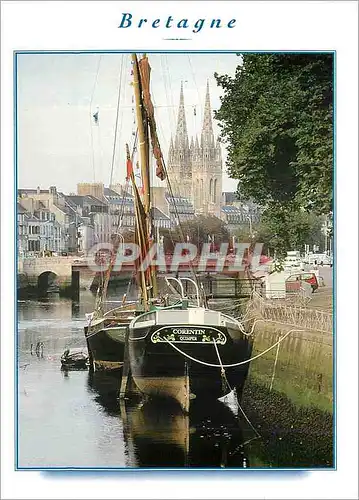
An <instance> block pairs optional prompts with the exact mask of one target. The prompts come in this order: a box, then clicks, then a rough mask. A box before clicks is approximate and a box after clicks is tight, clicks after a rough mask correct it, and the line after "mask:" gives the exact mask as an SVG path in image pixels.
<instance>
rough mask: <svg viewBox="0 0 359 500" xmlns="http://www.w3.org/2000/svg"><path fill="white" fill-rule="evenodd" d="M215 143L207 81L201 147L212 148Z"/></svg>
mask: <svg viewBox="0 0 359 500" xmlns="http://www.w3.org/2000/svg"><path fill="white" fill-rule="evenodd" d="M213 143H214V137H213V127H212V111H211V99H210V95H209V82H208V80H207V88H206V100H205V103H204V117H203V126H202V134H201V146H202V147H204V146H207V147H208V146H212V145H213Z"/></svg>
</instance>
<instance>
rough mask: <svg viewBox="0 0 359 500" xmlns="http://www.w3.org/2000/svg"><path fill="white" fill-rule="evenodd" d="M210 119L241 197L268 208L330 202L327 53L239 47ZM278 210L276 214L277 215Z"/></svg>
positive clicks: (321, 209)
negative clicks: (218, 131) (242, 49)
mask: <svg viewBox="0 0 359 500" xmlns="http://www.w3.org/2000/svg"><path fill="white" fill-rule="evenodd" d="M241 57H242V64H240V65H238V67H237V69H236V73H235V76H234V77H233V78H232V77H230V76H228V75H222V76H219V75H217V74H215V77H216V79H217V83H218V85H219V86H221V87H222V88H223V91H224V95H223V97H222V98H221V107H220V109H219V110H218V112H216V115H215V116H216V119H217V120H219V125H220V127H221V128H222V133H221V137H222V140H223V141H226V142H227V147H228V158H227V165H228V168H229V174H230V176H231V177H233V178H235V179H238V181H239V183H238V192H239V195H240V197H242V198H245V199H249V198H251V199H253V200H254V201H256V202H257V203H259V204H261V205H262V206H264V207H269V209H270V210H271V213H272V214H275V212H276V211H278V207H283V210H284V211H285V212H292V211H293V210H294V209H296V208H297V209H298V208H299V207H301V208H304V209H305V210H307V211H315V212H316V213H319V214H328V213H329V212H330V211H331V210H332V172H333V56H332V55H331V54H244V55H242V56H241ZM281 217H282V215H281V214H278V217H277V218H278V222H279V221H280V219H281Z"/></svg>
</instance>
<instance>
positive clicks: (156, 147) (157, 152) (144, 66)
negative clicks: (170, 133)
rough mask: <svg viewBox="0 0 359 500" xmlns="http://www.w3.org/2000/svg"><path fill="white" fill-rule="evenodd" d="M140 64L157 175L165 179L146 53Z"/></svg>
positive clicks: (144, 102) (144, 101)
mask: <svg viewBox="0 0 359 500" xmlns="http://www.w3.org/2000/svg"><path fill="white" fill-rule="evenodd" d="M138 66H139V72H140V77H141V84H142V93H143V104H144V106H145V109H146V113H147V117H148V121H149V127H150V135H151V144H152V151H153V156H154V157H155V158H156V175H157V177H159V178H160V179H161V181H163V180H164V179H165V178H166V169H165V165H164V162H163V156H162V151H161V147H160V143H159V140H158V135H157V128H156V122H155V117H154V108H153V104H152V100H151V94H150V75H151V66H150V64H149V62H148V57H147V56H146V55H144V56H143V57H142V58H141V59H140V61H139V63H138Z"/></svg>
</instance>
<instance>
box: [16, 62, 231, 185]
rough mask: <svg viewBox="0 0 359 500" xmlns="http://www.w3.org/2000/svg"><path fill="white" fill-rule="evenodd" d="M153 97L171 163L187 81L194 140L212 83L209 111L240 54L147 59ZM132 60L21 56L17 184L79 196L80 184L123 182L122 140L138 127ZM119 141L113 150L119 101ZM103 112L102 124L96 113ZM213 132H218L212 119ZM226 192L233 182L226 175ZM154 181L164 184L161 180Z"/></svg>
mask: <svg viewBox="0 0 359 500" xmlns="http://www.w3.org/2000/svg"><path fill="white" fill-rule="evenodd" d="M148 57H149V61H150V65H151V68H152V73H151V95H152V99H153V103H154V105H155V117H156V123H157V128H158V133H159V139H160V143H161V146H162V151H163V155H164V157H165V159H167V155H168V148H169V143H170V138H171V134H172V135H174V133H175V130H176V121H177V113H178V103H179V93H180V85H181V81H183V88H184V99H185V110H186V118H187V129H188V133H189V139H191V136H192V135H194V134H196V133H197V134H198V135H200V132H201V128H202V121H203V108H204V99H205V91H206V83H207V79H208V81H209V87H210V94H211V105H212V109H214V110H215V109H218V108H219V106H220V99H219V97H220V95H221V94H222V89H221V88H220V87H217V84H216V81H215V78H214V73H215V72H217V73H219V74H230V75H233V74H234V72H235V69H236V67H237V65H238V61H239V58H238V57H237V56H236V55H235V54H219V53H216V54H190V53H188V54H149V55H148ZM131 79H132V77H131V55H130V54H121V53H110V54H88V53H87V54H19V55H18V71H17V124H18V138H17V145H18V186H19V187H20V188H36V187H37V186H40V187H41V189H48V188H49V186H53V185H54V186H57V188H58V190H59V191H63V192H65V193H70V192H73V193H74V192H76V185H77V184H78V183H80V182H103V183H104V184H105V185H109V184H110V181H111V180H112V183H123V182H124V178H125V164H126V154H125V143H126V142H127V143H129V144H130V145H131V144H132V143H133V138H134V132H135V130H136V128H135V127H136V125H135V121H134V118H135V114H134V109H133V89H132V86H131ZM118 101H119V108H118V109H119V112H118V127H117V134H116V137H117V140H116V144H115V145H114V137H115V126H116V115H117V103H118ZM97 110H98V112H99V113H98V117H99V120H98V125H95V122H94V119H93V116H92V115H93V113H95V112H96V111H97ZM213 125H214V126H213V129H214V134H215V136H217V135H218V134H219V130H220V129H219V127H218V125H217V123H216V121H215V120H214V121H213ZM222 155H223V160H224V168H223V170H224V176H223V186H222V188H223V191H234V190H235V189H236V184H237V183H236V181H235V180H233V179H229V178H228V176H227V175H226V173H225V170H226V167H225V157H226V151H225V148H224V147H223V146H222ZM155 184H157V185H160V181H159V180H156V182H155Z"/></svg>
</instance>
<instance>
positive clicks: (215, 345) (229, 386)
mask: <svg viewBox="0 0 359 500" xmlns="http://www.w3.org/2000/svg"><path fill="white" fill-rule="evenodd" d="M213 343H214V347H215V349H216V353H217V356H218V361H219V363H220V365H221V375H222V377H223V378H224V380H225V381H226V384H227V386H228V389H229V390H230V391H231V392H232V391H233V389H232V387H231V385H230V383H229V382H228V379H227V375H226V370H225V369H224V368H223V363H222V359H221V356H220V354H219V350H218V347H217V344H216V342H215V341H213ZM237 405H238V408H239V409H240V410H241V413H242V415H243V416H244V418H245V419H246V421H247V422H248V424H249V425H250V427H251V428H252V429H253V431H254V432H255V434H256V436H257V437H259V438H260V437H261V435H260V434H259V432H258V431H257V429H256V428H255V427H254V425H253V424H252V422H251V421H250V420H249V418H248V417H247V415H246V413H245V411H244V410H243V408H242V406H241V405H240V403H239V401H238V398H237Z"/></svg>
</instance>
